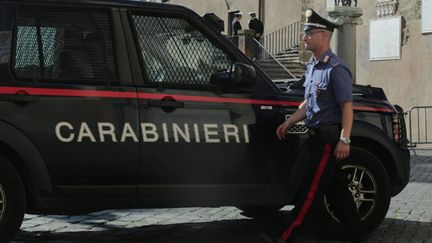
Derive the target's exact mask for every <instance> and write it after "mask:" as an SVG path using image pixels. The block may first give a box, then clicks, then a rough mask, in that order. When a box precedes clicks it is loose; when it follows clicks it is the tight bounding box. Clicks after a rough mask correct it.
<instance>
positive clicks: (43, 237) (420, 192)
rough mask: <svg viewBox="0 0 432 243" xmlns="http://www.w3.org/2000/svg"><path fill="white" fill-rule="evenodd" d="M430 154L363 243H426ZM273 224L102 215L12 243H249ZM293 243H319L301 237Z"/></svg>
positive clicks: (32, 222) (59, 220)
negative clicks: (384, 217) (379, 223)
mask: <svg viewBox="0 0 432 243" xmlns="http://www.w3.org/2000/svg"><path fill="white" fill-rule="evenodd" d="M431 172H432V153H429V154H426V153H423V154H417V156H413V157H412V166H411V181H410V183H409V184H408V186H407V187H406V188H405V189H404V190H403V191H402V193H400V194H399V195H398V196H396V197H395V198H393V199H392V202H391V205H390V210H389V212H388V214H387V216H386V219H385V220H384V222H383V223H382V224H381V225H380V226H379V227H378V229H376V230H375V231H374V232H372V233H371V234H370V235H369V237H368V238H367V240H366V241H365V242H425V243H428V242H431V243H432V173H431ZM276 225H277V222H274V221H270V222H269V221H265V220H264V221H262V220H257V219H251V218H249V217H246V216H244V215H242V214H241V212H240V211H239V210H237V209H236V208H233V207H220V208H175V209H137V210H106V211H101V212H96V213H90V214H85V215H78V216H69V217H68V216H56V215H26V216H25V219H24V222H23V225H22V227H21V231H20V232H19V233H18V235H17V236H16V237H15V241H13V242H14V243H18V242H56V243H65V242H100V241H110V242H145V243H152V242H155V243H168V242H176V243H182V242H185V243H186V242H187V243H194V242H212V243H222V242H223V243H230V242H233V243H234V242H236V243H242V242H244V243H246V242H248V243H254V242H257V243H258V242H261V240H260V238H259V237H258V233H259V232H269V231H270V232H272V231H273V232H275V228H276ZM298 241H299V242H307V243H312V242H341V241H335V240H322V239H318V237H316V236H313V235H311V234H308V233H304V234H303V235H302V236H301V238H300V239H299V240H298Z"/></svg>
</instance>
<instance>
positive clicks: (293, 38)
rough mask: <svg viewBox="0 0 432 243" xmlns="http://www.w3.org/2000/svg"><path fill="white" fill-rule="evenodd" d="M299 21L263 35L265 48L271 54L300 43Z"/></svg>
mask: <svg viewBox="0 0 432 243" xmlns="http://www.w3.org/2000/svg"><path fill="white" fill-rule="evenodd" d="M300 34H301V22H300V21H297V22H295V23H292V24H290V25H287V26H285V27H282V28H280V29H278V30H276V31H273V32H271V33H269V34H267V35H265V36H263V38H262V39H263V43H264V46H265V47H266V49H267V50H268V51H269V52H270V53H271V54H273V55H275V54H277V53H280V52H281V51H284V50H288V49H289V48H291V47H293V46H296V45H298V44H299V43H300Z"/></svg>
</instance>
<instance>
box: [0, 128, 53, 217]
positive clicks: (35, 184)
mask: <svg viewBox="0 0 432 243" xmlns="http://www.w3.org/2000/svg"><path fill="white" fill-rule="evenodd" d="M0 154H1V155H2V156H3V157H4V158H5V159H7V160H8V161H9V162H10V163H11V165H12V166H13V167H15V169H16V170H17V172H18V173H19V175H20V176H21V179H22V181H23V184H24V187H25V190H26V194H27V205H28V209H31V207H32V206H34V205H35V204H36V202H37V198H38V197H39V196H44V195H45V196H47V195H50V194H51V193H52V185H51V180H50V178H49V173H48V169H47V167H46V165H45V163H44V160H43V158H42V155H41V154H40V152H39V151H38V149H37V147H36V146H35V145H34V143H33V142H32V141H31V140H30V139H29V138H28V137H27V136H26V135H25V134H24V133H22V132H21V131H20V130H18V129H17V128H16V127H14V126H12V125H10V124H8V123H5V122H2V121H0Z"/></svg>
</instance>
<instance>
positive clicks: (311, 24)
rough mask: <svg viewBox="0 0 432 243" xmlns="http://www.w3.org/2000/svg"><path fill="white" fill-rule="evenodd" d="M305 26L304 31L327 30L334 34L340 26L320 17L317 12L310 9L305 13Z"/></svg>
mask: <svg viewBox="0 0 432 243" xmlns="http://www.w3.org/2000/svg"><path fill="white" fill-rule="evenodd" d="M305 17H306V20H305V24H304V29H303V30H310V29H325V30H328V31H331V32H333V30H334V29H335V28H339V25H336V24H334V23H332V22H330V21H328V20H327V19H325V18H323V17H321V16H319V15H318V14H317V13H316V12H315V11H313V10H312V9H308V10H306V12H305Z"/></svg>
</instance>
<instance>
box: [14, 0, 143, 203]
mask: <svg viewBox="0 0 432 243" xmlns="http://www.w3.org/2000/svg"><path fill="white" fill-rule="evenodd" d="M118 21H119V17H118V13H116V12H115V11H112V10H111V9H108V8H96V7H92V8H88V7H86V6H83V5H81V6H71V7H48V6H44V5H19V6H18V7H17V15H16V31H15V36H14V45H15V48H14V55H13V64H12V72H13V73H14V76H15V79H16V83H17V84H16V85H17V86H19V87H18V88H16V93H15V94H17V95H15V99H16V101H15V104H16V106H17V107H16V108H17V109H14V110H15V111H17V112H16V114H14V115H13V117H14V118H13V120H11V121H10V122H11V123H13V124H14V125H15V126H17V127H19V128H20V129H22V130H23V132H24V133H26V134H27V135H28V137H29V138H30V139H31V140H32V141H33V142H34V143H35V144H36V146H37V147H38V149H39V151H40V153H41V154H42V156H43V158H44V159H45V162H46V165H47V168H48V170H49V173H50V177H51V180H52V182H53V184H54V185H55V188H56V190H55V191H56V192H59V193H60V194H61V195H62V196H73V197H80V198H86V197H93V198H100V197H116V198H134V197H135V192H136V178H137V168H138V157H139V140H138V138H137V136H138V135H137V134H138V131H139V127H138V110H137V107H138V106H137V105H138V104H137V96H136V88H135V87H134V86H133V84H132V79H131V75H130V71H129V67H128V64H127V59H126V57H127V56H126V54H125V51H124V50H125V49H126V48H125V44H124V39H122V38H123V37H122V36H123V35H122V34H121V33H122V32H121V31H120V30H121V29H120V28H119V25H118V24H117V23H118ZM119 33H120V34H119ZM14 92H15V91H14Z"/></svg>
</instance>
